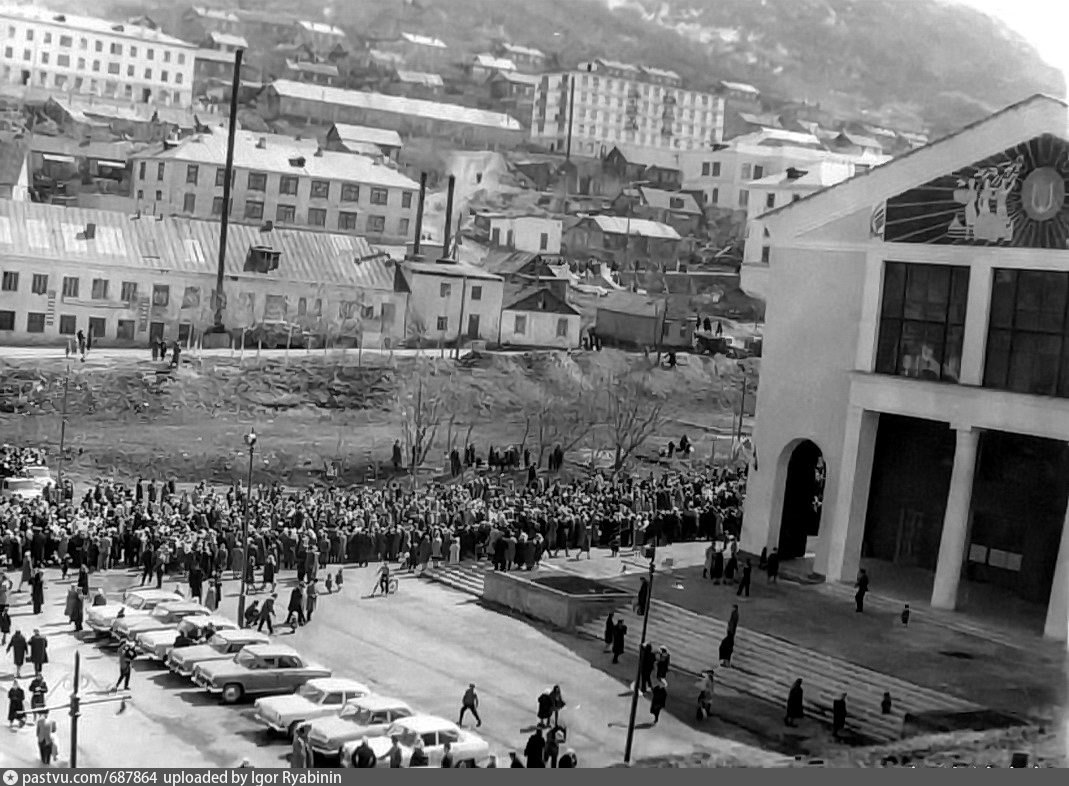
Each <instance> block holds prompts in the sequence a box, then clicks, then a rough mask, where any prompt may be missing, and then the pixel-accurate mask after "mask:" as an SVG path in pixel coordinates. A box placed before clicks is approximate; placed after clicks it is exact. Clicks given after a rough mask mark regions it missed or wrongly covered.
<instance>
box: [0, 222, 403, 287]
mask: <svg viewBox="0 0 1069 786" xmlns="http://www.w3.org/2000/svg"><path fill="white" fill-rule="evenodd" d="M88 224H95V225H96V229H95V237H94V238H93V239H92V240H86V239H84V233H85V230H86V226H87V225H88ZM226 245H227V252H226V274H227V275H230V276H249V275H252V276H255V277H257V278H265V279H272V280H276V281H301V282H307V283H316V284H337V285H341V286H355V287H363V288H367V289H380V290H391V291H392V290H393V270H394V268H393V263H391V262H388V260H387V259H386V258H385V257H382V256H378V257H376V252H375V251H373V250H372V248H371V246H370V245H369V244H368V242H367V240H365V239H364V238H362V237H355V236H353V235H338V234H330V233H326V232H308V231H301V230H296V229H274V230H272V231H270V232H261V231H260V228H259V227H255V226H247V225H244V224H234V223H231V224H230V228H229V232H228V235H227V244H226ZM252 246H265V247H268V248H271V249H274V250H276V251H279V252H280V254H281V257H280V264H279V267H278V269H277V270H273V271H271V272H269V273H245V272H244V270H243V267H244V264H245V257H246V255H247V254H248V251H249V249H250V248H251V247H252ZM218 255H219V224H218V223H216V222H214V221H196V220H193V219H185V218H164V219H163V220H162V221H158V220H156V218H155V217H153V216H151V215H145V216H142V217H141V218H140V219H134V218H133V217H131V216H130V215H128V214H126V213H120V212H115V211H107V210H82V209H80V208H73V207H61V206H58V205H45V204H38V203H35V202H14V201H0V258H2V257H3V256H17V257H28V258H31V259H38V260H41V261H42V262H48V261H53V260H54V261H63V262H68V263H69V262H71V261H75V260H80V261H84V262H86V263H88V264H93V265H101V266H117V267H126V268H143V269H144V268H147V269H151V270H158V271H169V270H173V271H178V272H182V273H193V274H205V275H215V272H216V266H217V260H218ZM357 260H363V261H360V262H358V261H357Z"/></svg>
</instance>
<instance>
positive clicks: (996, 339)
mask: <svg viewBox="0 0 1069 786" xmlns="http://www.w3.org/2000/svg"><path fill="white" fill-rule="evenodd" d="M994 275H995V279H994V281H993V282H992V290H991V318H990V321H989V323H988V333H987V353H986V354H987V357H986V362H985V363H984V387H987V388H998V389H1000V390H1009V391H1013V392H1014V393H1031V394H1034V395H1037V396H1058V397H1060V398H1069V317H1067V315H1066V310H1067V308H1069V273H1058V272H1046V271H1039V270H1006V269H996V270H995V271H994Z"/></svg>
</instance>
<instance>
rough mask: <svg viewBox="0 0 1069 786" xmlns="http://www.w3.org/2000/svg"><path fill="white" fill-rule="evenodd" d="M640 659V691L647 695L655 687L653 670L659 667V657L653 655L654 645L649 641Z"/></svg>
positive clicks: (641, 651) (643, 647)
mask: <svg viewBox="0 0 1069 786" xmlns="http://www.w3.org/2000/svg"><path fill="white" fill-rule="evenodd" d="M638 657H639V660H640V662H641V669H640V678H639V688H638V689H639V690H640V691H641V692H642V693H643V694H645V693H648V692H649V690H650V688H652V687H653V670H654V668H656V666H657V656H656V655H654V654H653V645H652V644H650V643H649V642H648V641H647V642H646V643H645V644H643V645H642V649H640V650H639V654H638Z"/></svg>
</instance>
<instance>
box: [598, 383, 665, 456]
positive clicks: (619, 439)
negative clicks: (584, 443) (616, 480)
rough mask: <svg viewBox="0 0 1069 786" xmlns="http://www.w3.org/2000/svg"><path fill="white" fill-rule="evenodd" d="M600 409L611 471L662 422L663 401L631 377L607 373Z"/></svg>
mask: <svg viewBox="0 0 1069 786" xmlns="http://www.w3.org/2000/svg"><path fill="white" fill-rule="evenodd" d="M601 390H602V393H601V396H600V397H599V398H600V399H601V410H602V414H603V418H604V426H605V430H606V432H607V436H608V439H609V441H610V444H611V445H612V449H613V462H612V469H613V474H614V475H615V474H617V473H619V472H620V470H622V469H623V468H624V466H625V465H626V464H627V462H628V461H629V460H630V459H631V457H632V456H633V455H634V454H635V452H636V451H637V450H638V449H639V448H641V447H642V445H643V444H644V443H645V442H646V440H647V439H649V438H650V437H651V436H653V435H654V434H655V433H656V432H657V431H658V430H659V429H660V428H661V427H662V426H663V425H664V422H665V419H664V417H663V410H664V403H663V402H661V401H658V400H656V399H655V398H653V397H652V394H651V392H650V391H648V390H646V389H645V388H644V387H643V386H642V385H640V384H638V383H637V382H635V381H634V380H632V379H618V378H615V377H612V376H610V377H609V378H608V379H607V380H606V381H605V382H604V383H603V384H602V385H601Z"/></svg>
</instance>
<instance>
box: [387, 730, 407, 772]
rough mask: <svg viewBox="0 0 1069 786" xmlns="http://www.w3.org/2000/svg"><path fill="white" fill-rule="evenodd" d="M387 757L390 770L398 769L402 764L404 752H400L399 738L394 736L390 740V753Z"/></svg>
mask: <svg viewBox="0 0 1069 786" xmlns="http://www.w3.org/2000/svg"><path fill="white" fill-rule="evenodd" d="M387 756H388V757H389V760H390V769H391V770H396V769H400V767H401V765H402V764H403V763H404V751H402V750H401V738H400V737H398V736H397V735H396V734H395V735H393V737H391V738H390V752H389V753H388V754H387Z"/></svg>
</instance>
